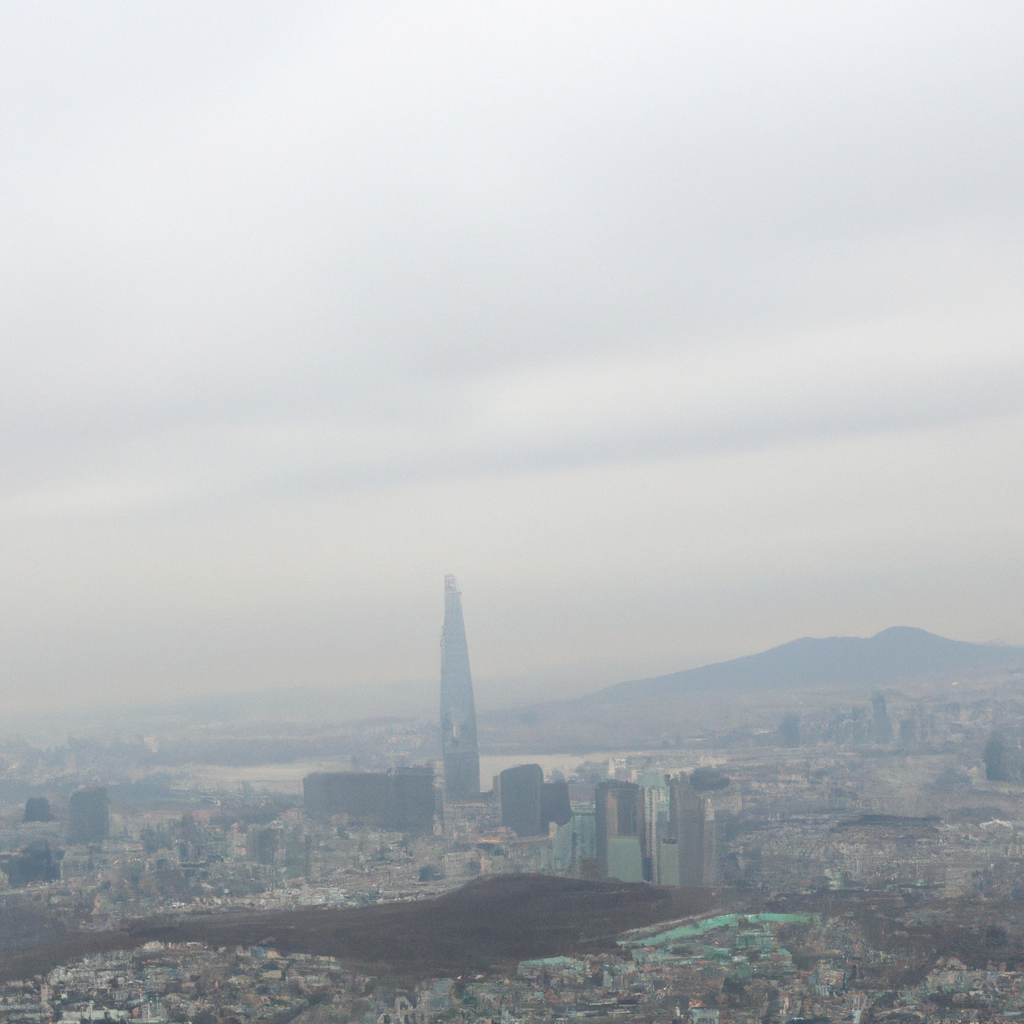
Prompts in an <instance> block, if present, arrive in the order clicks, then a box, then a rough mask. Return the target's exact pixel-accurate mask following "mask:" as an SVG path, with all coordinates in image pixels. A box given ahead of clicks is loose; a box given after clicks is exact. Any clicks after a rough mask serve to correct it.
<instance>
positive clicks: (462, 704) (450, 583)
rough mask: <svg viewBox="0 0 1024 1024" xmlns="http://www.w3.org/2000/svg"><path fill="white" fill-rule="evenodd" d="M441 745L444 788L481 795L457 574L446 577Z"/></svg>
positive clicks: (452, 796)
mask: <svg viewBox="0 0 1024 1024" xmlns="http://www.w3.org/2000/svg"><path fill="white" fill-rule="evenodd" d="M441 749H442V751H443V754H444V791H445V796H446V797H447V798H448V799H449V800H467V799H471V798H472V797H475V796H479V795H480V750H479V748H478V747H477V742H476V709H475V708H474V706H473V679H472V677H471V676H470V674H469V648H468V647H467V646H466V627H465V624H464V623H463V621H462V595H461V594H460V593H459V590H458V586H457V585H456V583H455V577H454V576H445V578H444V632H443V633H442V635H441Z"/></svg>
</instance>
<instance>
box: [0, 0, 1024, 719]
mask: <svg viewBox="0 0 1024 1024" xmlns="http://www.w3.org/2000/svg"><path fill="white" fill-rule="evenodd" d="M1022 38H1024V6H1022V5H1020V4H1019V3H997V2H991V3H985V4H975V3H962V4H942V3H935V2H931V0H929V2H921V3H916V4H902V5H901V4H893V3H884V4H877V5H873V4H867V3H860V2H858V3H849V4H846V5H837V4H828V5H824V4H818V3H808V4H788V3H777V4H771V5H767V4H760V3H751V4H733V5H728V4H681V3H667V4H656V3H646V4H628V5H626V4H617V3H608V4H601V3H593V2H587V3H579V4H572V3H564V4H557V5H552V4H548V3H542V4H536V5H531V4H528V3H522V2H517V3H515V4H507V5H498V4H464V5H463V4H438V5H429V4H405V5H387V4H379V3H365V4H360V3H346V4H342V3H337V4H325V5H320V4H312V3H307V4H279V3H254V2H249V0H247V2H246V3H237V4H236V3H212V4H211V3H206V2H203V3H191V4H189V3H183V2H175V3H167V4H165V3H146V4H138V3H115V4H104V3H91V4H78V3H33V4H28V3H2V4H0V360H2V377H0V380H2V386H3V402H2V405H0V431H2V435H0V436H2V438H3V459H2V462H0V567H2V572H3V578H4V586H3V588H2V590H0V649H2V651H3V655H2V662H0V665H2V671H0V691H2V696H3V700H4V703H5V704H6V705H7V706H8V707H11V708H14V709H23V710H29V709H32V708H42V707H46V706H48V705H51V704H52V703H53V702H55V701H58V700H67V699H69V696H70V695H72V694H74V695H75V697H74V699H86V700H87V701H89V702H94V701H105V700H109V699H111V698H121V697H122V696H124V697H126V698H127V699H130V700H132V701H148V700H161V701H166V700H168V699H174V698H175V697H177V696H188V695H194V694H197V693H208V692H211V691H218V690H223V691H233V690H238V689H243V688H252V689H259V688H263V687H277V686H282V685H293V684H294V685H304V686H336V687H338V688H341V689H344V690H348V691H350V692H351V693H352V701H353V703H352V708H353V713H356V712H359V711H362V710H363V709H365V708H367V707H370V706H378V702H379V700H380V699H381V698H382V699H383V701H384V702H385V703H386V701H387V697H388V694H389V693H391V694H395V693H398V692H399V690H398V689H395V688H394V684H397V683H399V682H403V681H406V682H408V681H421V680H422V681H424V684H425V685H426V686H428V688H429V684H430V681H431V680H433V679H435V678H436V675H437V669H438V660H439V659H438V648H437V640H438V636H439V631H440V625H441V617H442V611H443V599H442V578H443V575H444V574H445V573H446V572H454V573H455V574H456V575H457V576H458V578H459V581H460V585H461V586H462V589H463V593H464V606H465V613H466V622H467V629H468V632H469V643H470V654H471V659H472V663H473V669H474V673H475V676H476V678H477V685H478V690H479V695H480V703H481V704H483V705H484V706H495V705H500V704H502V703H505V702H509V703H511V702H516V701H519V700H522V699H525V698H526V697H529V696H532V695H536V694H539V693H544V694H556V693H566V694H568V693H578V692H586V691H588V690H590V689H595V688H597V687H598V686H600V685H604V684H606V683H611V682H615V681H617V680H619V679H622V678H631V677H639V676H644V675H651V674H655V673H660V672H667V671H672V670H676V669H681V668H686V667H690V666H693V665H698V664H701V663H704V662H707V661H710V660H719V659H722V658H727V657H733V656H737V655H741V654H748V653H753V652H755V651H757V650H760V649H763V648H765V647H768V646H771V645H773V644H776V643H781V642H784V641H786V640H789V639H792V638H794V637H796V636H801V635H831V634H836V633H840V634H859V635H868V634H871V633H874V632H876V631H877V630H879V629H882V628H885V627H887V626H890V625H896V624H906V625H918V626H922V627H924V628H926V629H930V630H932V631H935V632H939V633H943V634H945V635H949V636H954V637H957V638H961V639H970V640H987V639H992V638H995V637H1000V638H1003V639H1006V640H1009V641H1011V642H1015V643H1024V625H1022V617H1021V613H1022V610H1024V608H1022V603H1024V602H1022V593H1024V588H1022V586H1021V576H1022V569H1024V543H1022V542H1024V515H1022V508H1024V331H1022V326H1024V294H1022V282H1024V188H1022V181H1024V131H1022V128H1021V111H1022V110H1024V61H1021V59H1020V40H1021V39H1022ZM389 686H391V687H392V689H390V690H389V689H388V687H389ZM402 692H405V688H402ZM433 697H434V694H433V693H432V692H429V690H428V692H427V698H428V703H432V702H433Z"/></svg>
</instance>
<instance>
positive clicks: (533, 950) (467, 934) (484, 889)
mask: <svg viewBox="0 0 1024 1024" xmlns="http://www.w3.org/2000/svg"><path fill="white" fill-rule="evenodd" d="M719 900H720V894H719V892H718V891H716V890H710V889H676V888H664V887H660V886H652V885H646V884H633V883H626V882H615V881H607V882H587V881H579V880H576V879H569V878H558V877H554V876H549V875H502V876H497V877H494V878H488V879H479V880H476V881H473V882H471V883H469V884H468V885H465V886H463V887H462V888H461V889H456V890H454V891H452V892H448V893H445V894H443V895H442V896H438V897H437V898H435V899H431V900H422V901H418V902H412V903H383V904H377V905H375V906H369V907H353V908H330V909H324V908H312V907H311V908H304V909H301V910H287V911H267V912H263V913H222V914H187V915H181V916H179V917H176V918H152V919H146V920H140V921H135V922H131V923H130V924H129V925H127V926H126V927H125V928H124V929H122V930H120V931H114V932H105V933H100V934H97V933H84V932H83V933H78V934H74V935H68V936H67V937H65V938H64V940H63V941H61V942H60V943H59V944H56V945H46V946H40V947H38V948H36V949H34V950H31V951H29V952H25V953H22V954H20V955H17V956H8V957H6V958H5V959H3V960H0V978H12V977H25V976H29V975H34V974H38V973H41V972H42V971H45V970H48V969H50V968H51V967H53V966H56V965H57V964H60V963H64V962H67V961H68V960H71V959H74V958H75V957H78V956H83V955H86V954H89V953H95V952H99V951H102V950H112V949H131V948H134V947H137V946H140V945H142V944H143V943H146V942H151V941H154V940H157V941H161V942H205V943H209V944H211V945H216V946H229V945H244V946H253V945H267V946H273V947H274V948H276V949H278V950H280V951H281V952H303V953H315V954H320V955H324V956H333V957H337V958H338V959H339V960H342V961H343V962H345V963H346V964H349V965H352V966H354V967H359V968H361V969H364V970H366V971H368V972H370V973H375V974H388V975H400V976H403V977H431V976H439V975H459V974H464V973H467V972H469V973H478V972H484V971H489V970H495V969H501V968H508V967H513V968H514V965H515V963H516V962H517V961H519V960H526V959H534V958H538V957H544V956H556V955H572V954H574V953H576V954H578V953H582V952H586V951H594V950H598V949H601V948H607V947H608V946H610V945H611V943H612V942H613V940H614V938H615V936H616V935H618V934H620V933H621V932H623V931H627V930H629V929H631V928H639V927H642V926H644V925H648V924H654V923H657V922H659V921H668V920H673V919H675V918H679V917H684V916H687V915H689V914H696V913H703V912H705V911H708V910H711V909H713V908H714V907H715V906H716V905H717V903H718V902H719Z"/></svg>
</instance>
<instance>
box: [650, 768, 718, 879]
mask: <svg viewBox="0 0 1024 1024" xmlns="http://www.w3.org/2000/svg"><path fill="white" fill-rule="evenodd" d="M716 859H717V855H716V850H715V811H714V808H713V806H712V804H711V798H710V797H709V796H702V795H701V794H700V793H698V792H697V791H696V790H694V789H693V788H692V787H691V786H689V785H688V784H685V783H673V784H672V785H671V786H670V787H669V820H668V836H667V841H666V842H664V843H663V844H662V845H661V848H660V849H659V851H658V862H659V865H661V869H660V881H661V882H662V884H666V885H696V886H705V885H714V883H715V864H716Z"/></svg>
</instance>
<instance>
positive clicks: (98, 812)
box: [68, 786, 110, 845]
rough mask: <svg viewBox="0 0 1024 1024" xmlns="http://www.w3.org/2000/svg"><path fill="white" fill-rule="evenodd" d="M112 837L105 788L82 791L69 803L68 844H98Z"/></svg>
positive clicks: (73, 794) (73, 796)
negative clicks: (109, 836)
mask: <svg viewBox="0 0 1024 1024" xmlns="http://www.w3.org/2000/svg"><path fill="white" fill-rule="evenodd" d="M108 835H110V808H109V802H108V800H107V790H106V788H105V787H102V786H101V787H99V788H97V789H80V790H79V791H78V792H77V793H72V794H71V799H70V800H69V801H68V842H69V843H80V844H83V845H84V844H85V843H98V842H101V841H102V840H104V839H106V838H107V836H108Z"/></svg>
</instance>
